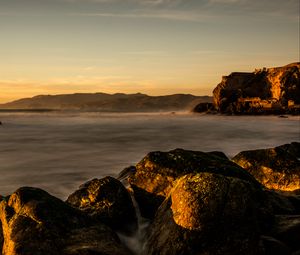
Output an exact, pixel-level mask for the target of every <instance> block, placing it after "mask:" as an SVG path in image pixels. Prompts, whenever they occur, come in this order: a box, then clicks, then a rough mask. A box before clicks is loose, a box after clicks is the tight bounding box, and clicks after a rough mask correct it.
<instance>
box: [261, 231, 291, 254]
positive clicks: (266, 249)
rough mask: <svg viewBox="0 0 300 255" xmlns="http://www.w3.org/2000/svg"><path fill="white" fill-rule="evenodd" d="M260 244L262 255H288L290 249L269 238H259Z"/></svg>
mask: <svg viewBox="0 0 300 255" xmlns="http://www.w3.org/2000/svg"><path fill="white" fill-rule="evenodd" d="M260 244H261V246H262V250H263V254H264V255H274V254H276V255H290V254H292V252H291V249H290V248H289V247H288V246H286V245H285V244H284V243H283V242H281V241H279V240H277V239H275V238H273V237H271V236H261V239H260Z"/></svg>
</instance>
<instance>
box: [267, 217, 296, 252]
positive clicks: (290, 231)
mask: <svg viewBox="0 0 300 255" xmlns="http://www.w3.org/2000/svg"><path fill="white" fill-rule="evenodd" d="M276 222H277V223H276V224H275V227H274V228H273V230H272V232H271V235H272V236H274V237H275V238H276V239H278V240H280V241H281V242H283V243H285V244H286V245H287V246H288V247H290V248H291V249H292V251H297V250H300V215H278V216H277V217H276Z"/></svg>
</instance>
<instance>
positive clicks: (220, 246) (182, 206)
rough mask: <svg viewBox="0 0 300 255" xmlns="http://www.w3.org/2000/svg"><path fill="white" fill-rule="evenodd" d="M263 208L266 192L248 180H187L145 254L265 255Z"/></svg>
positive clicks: (164, 209) (156, 224) (163, 209)
mask: <svg viewBox="0 0 300 255" xmlns="http://www.w3.org/2000/svg"><path fill="white" fill-rule="evenodd" d="M263 203H264V195H263V191H262V190H261V189H260V188H258V187H257V186H255V185H253V184H252V183H250V182H248V181H244V180H241V179H238V178H232V177H225V176H222V175H218V174H212V173H199V174H188V175H185V176H183V177H181V178H180V179H178V180H177V181H176V185H175V186H174V188H173V189H172V191H171V192H170V195H169V196H168V198H167V199H166V200H165V201H164V202H163V204H162V205H161V206H160V207H159V209H158V211H157V213H156V216H155V218H154V220H153V223H152V225H151V226H150V229H149V237H148V240H147V242H146V246H145V247H146V248H145V251H144V252H145V253H144V254H147V255H154V254H164V255H169V254H170V255H173V254H177V255H181V254H182V255H183V254H184V255H189V254H191V255H192V254H253V255H254V254H260V252H261V250H260V247H259V239H260V231H261V227H260V222H261V219H262V218H264V217H265V216H266V215H265V212H264V211H263V210H261V209H260V208H261V206H262V204H263Z"/></svg>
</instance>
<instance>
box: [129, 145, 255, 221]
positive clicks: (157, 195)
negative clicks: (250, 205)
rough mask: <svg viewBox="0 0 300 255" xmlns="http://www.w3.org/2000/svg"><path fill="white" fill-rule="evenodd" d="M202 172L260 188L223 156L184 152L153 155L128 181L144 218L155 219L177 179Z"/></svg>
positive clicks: (153, 153) (142, 161)
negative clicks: (237, 179) (244, 181)
mask: <svg viewBox="0 0 300 255" xmlns="http://www.w3.org/2000/svg"><path fill="white" fill-rule="evenodd" d="M201 172H208V173H216V174H221V175H224V176H231V177H236V178H239V179H242V180H246V181H249V182H251V183H253V184H254V185H256V186H259V185H260V184H259V183H258V182H257V181H256V180H255V179H254V178H253V177H252V176H251V175H250V174H249V173H248V172H247V171H245V170H244V169H243V168H241V167H240V166H238V165H237V164H235V163H234V162H231V161H230V160H229V159H227V158H226V156H225V155H224V154H221V153H217V152H209V153H205V152H201V151H189V150H183V149H176V150H172V151H169V152H160V151H156V152H150V153H149V154H148V155H146V157H144V158H143V159H142V160H141V161H140V162H139V163H138V164H137V165H136V171H135V173H134V174H133V175H132V176H131V177H130V178H129V183H130V185H131V187H132V189H133V191H134V196H135V199H136V201H137V203H138V204H139V206H140V210H141V213H142V216H144V217H147V218H153V217H154V215H155V212H156V210H157V208H158V206H159V205H160V204H161V203H162V201H163V200H164V198H165V197H166V196H167V195H168V193H169V192H170V190H171V188H172V187H173V182H174V181H175V180H176V179H177V178H179V177H181V176H183V175H185V174H188V173H201Z"/></svg>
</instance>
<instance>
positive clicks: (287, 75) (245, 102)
mask: <svg viewBox="0 0 300 255" xmlns="http://www.w3.org/2000/svg"><path fill="white" fill-rule="evenodd" d="M213 96H214V106H215V108H216V109H217V110H218V111H219V112H221V113H242V114H243V113H268V112H269V113H282V112H284V111H285V112H298V111H299V108H297V107H294V105H299V104H300V63H299V62H298V63H292V64H289V65H286V66H282V67H276V68H263V69H258V70H255V71H254V72H252V73H250V72H249V73H245V72H234V73H231V74H230V75H228V76H223V78H222V81H221V82H220V83H219V84H218V85H217V87H216V88H215V89H214V91H213ZM289 101H290V103H289Z"/></svg>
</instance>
